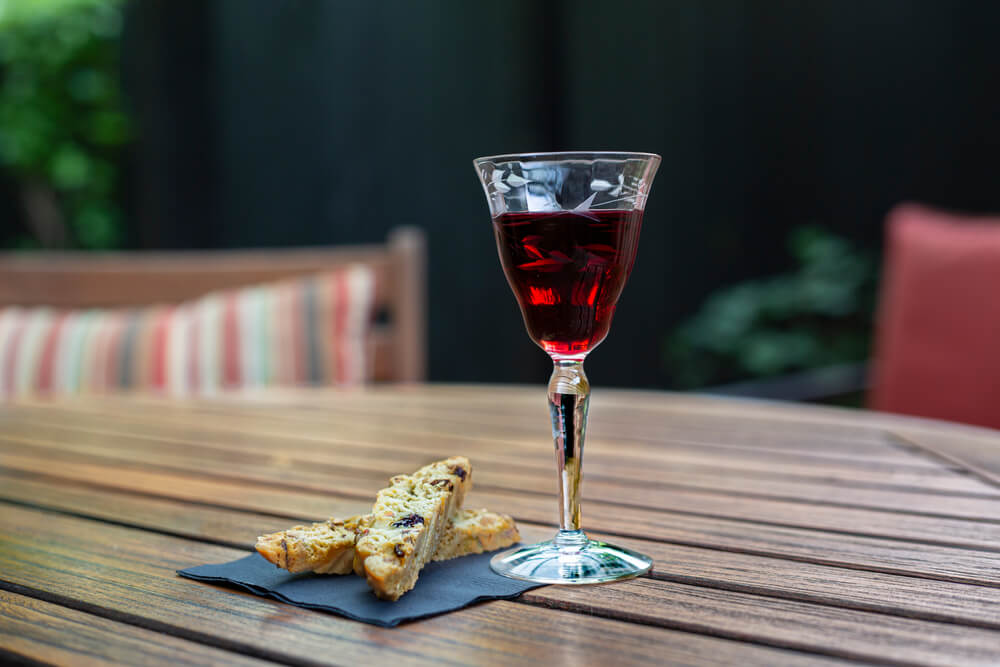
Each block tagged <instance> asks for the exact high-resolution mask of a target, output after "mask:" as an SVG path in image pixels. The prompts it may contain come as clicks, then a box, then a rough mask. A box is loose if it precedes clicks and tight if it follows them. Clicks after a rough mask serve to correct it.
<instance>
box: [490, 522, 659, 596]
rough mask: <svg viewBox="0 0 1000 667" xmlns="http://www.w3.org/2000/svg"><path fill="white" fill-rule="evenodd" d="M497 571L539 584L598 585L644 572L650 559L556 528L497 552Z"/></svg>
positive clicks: (493, 564)
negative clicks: (551, 534)
mask: <svg viewBox="0 0 1000 667" xmlns="http://www.w3.org/2000/svg"><path fill="white" fill-rule="evenodd" d="M490 567H491V568H492V569H493V571H494V572H496V573H497V574H502V575H503V576H505V577H510V578H511V579H521V580H523V581H533V582H536V583H539V584H601V583H606V582H609V581H621V580H622V579H631V578H632V577H638V576H639V575H641V574H646V573H647V572H649V571H650V570H651V569H652V567H653V559H651V558H650V557H649V556H643V555H642V554H640V553H636V552H635V551H630V550H629V549H624V548H622V547H616V546H614V545H612V544H606V543H604V542H598V541H596V540H591V539H588V538H587V536H586V535H585V534H584V532H583V531H582V530H564V531H559V533H558V534H557V535H556V537H555V539H553V540H550V541H548V542H539V543H538V544H532V545H529V546H526V547H517V548H515V549H509V550H507V551H503V552H501V553H498V554H497V555H496V556H494V557H493V558H492V559H491V560H490Z"/></svg>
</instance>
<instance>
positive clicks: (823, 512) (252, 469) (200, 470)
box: [0, 435, 1000, 550]
mask: <svg viewBox="0 0 1000 667" xmlns="http://www.w3.org/2000/svg"><path fill="white" fill-rule="evenodd" d="M0 442H2V443H3V450H2V451H0V465H3V466H6V467H13V468H17V469H25V468H28V467H30V468H31V469H33V470H34V471H35V472H40V471H43V470H44V469H45V468H46V467H48V468H54V467H55V466H57V465H62V464H63V462H66V463H67V464H70V465H72V464H74V463H82V462H88V461H89V462H93V463H99V464H100V465H102V466H115V465H118V464H121V463H125V464H130V465H131V464H138V465H140V466H145V465H146V464H148V463H153V464H155V466H154V467H156V468H161V469H164V470H169V471H174V472H187V473H193V474H202V475H205V474H212V475H216V476H219V477H222V478H226V479H233V480H242V481H253V482H255V483H258V484H267V485H272V486H275V485H276V486H282V487H288V488H295V489H298V490H315V491H328V490H330V491H333V490H335V492H336V493H337V494H338V495H344V496H352V497H357V498H370V497H373V496H374V494H375V492H376V491H378V489H379V488H381V487H383V486H384V485H385V480H386V479H388V477H390V476H391V475H392V474H394V473H398V472H399V468H398V467H397V466H398V464H397V463H396V462H394V461H385V460H383V461H381V464H382V466H383V471H382V472H380V473H376V472H366V471H358V470H355V471H351V472H344V471H343V470H342V469H341V468H339V467H337V466H332V465H326V466H321V465H317V464H315V463H300V464H297V463H296V462H295V461H294V460H282V461H280V462H279V464H278V465H274V464H273V463H272V462H271V461H267V460H264V459H263V458H258V459H257V460H253V458H252V457H250V456H244V457H235V458H234V457H228V456H222V457H221V458H218V457H216V458H212V457H213V456H215V455H217V454H218V452H217V451H216V450H212V449H211V448H206V449H205V450H204V451H202V452H201V454H200V456H199V457H197V458H196V457H194V456H191V455H190V454H188V453H179V452H176V451H170V450H167V449H162V450H158V451H138V450H136V449H134V448H130V447H129V446H128V441H127V440H122V441H121V442H120V443H119V445H118V446H109V445H108V442H109V441H108V440H103V441H102V442H98V443H89V442H87V441H85V440H82V439H81V440H68V439H67V440H60V441H55V440H38V439H34V438H23V437H8V436H7V435H0ZM474 465H475V462H474ZM481 469H482V468H481V467H480V466H478V465H475V470H476V474H477V476H478V474H479V471H480V470H481ZM523 487H524V485H523V484H522V488H520V489H514V490H519V491H523V490H525V489H524V488H523ZM528 490H530V489H528ZM629 494H633V495H632V498H635V497H636V495H640V496H644V497H645V498H647V499H649V501H652V502H651V503H650V504H651V505H656V506H658V507H661V508H662V510H650V509H645V508H642V507H631V506H630V507H629V509H628V515H629V520H628V521H623V520H622V519H621V518H620V517H621V515H622V513H623V510H622V508H621V507H620V503H619V502H617V501H618V500H620V499H621V498H628V497H629ZM608 495H610V496H613V497H615V498H616V502H614V503H609V502H606V501H604V502H602V501H595V500H590V501H588V502H587V505H586V512H587V513H588V515H591V516H593V515H594V514H596V515H598V516H607V515H608V514H609V513H611V514H614V515H615V516H616V518H617V521H616V523H617V524H618V525H622V524H625V525H626V526H627V525H633V526H635V527H632V528H626V529H625V530H624V532H626V533H627V534H632V535H635V534H638V533H636V532H635V531H636V530H640V528H638V525H637V522H641V524H642V526H643V528H642V529H641V530H644V531H649V530H652V531H654V532H653V533H652V534H653V536H654V537H655V536H656V533H655V530H656V527H657V526H658V525H660V524H661V523H662V521H661V520H660V518H661V514H662V512H663V511H670V512H679V513H686V514H697V515H700V516H711V517H718V518H726V519H739V520H746V521H753V522H755V523H766V524H769V525H776V526H786V527H801V528H811V529H822V530H827V531H833V532H841V533H845V534H852V535H865V536H870V537H888V538H894V539H905V540H911V541H916V542H927V543H933V544H941V545H948V546H964V547H971V548H976V549H995V550H1000V523H993V522H986V521H978V520H969V519H952V518H941V517H928V516H921V515H905V514H900V513H898V512H884V511H878V510H866V509H854V508H848V507H824V506H820V505H815V504H802V503H797V502H791V501H779V500H766V499H760V498H750V497H746V498H741V499H740V500H739V502H733V501H732V499H731V498H729V497H727V496H724V495H719V494H710V493H702V492H695V491H684V490H679V489H670V490H662V489H661V490H657V489H641V490H639V491H638V492H637V491H635V490H634V489H629V488H627V487H611V490H610V492H608ZM546 498H548V499H547V500H546ZM585 498H586V492H585ZM649 501H647V502H649ZM535 502H536V504H538V505H542V504H543V503H544V504H545V507H546V508H551V507H553V506H554V501H553V499H552V498H551V497H549V496H547V495H539V496H538V497H537V498H536V499H535ZM536 516H537V514H536ZM599 529H601V530H614V529H608V528H601V527H599Z"/></svg>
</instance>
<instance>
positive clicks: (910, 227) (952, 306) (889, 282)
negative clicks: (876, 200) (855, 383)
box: [870, 204, 1000, 428]
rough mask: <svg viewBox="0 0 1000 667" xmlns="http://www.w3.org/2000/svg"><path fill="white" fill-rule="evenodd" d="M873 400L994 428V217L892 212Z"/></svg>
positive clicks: (999, 269) (998, 263) (997, 391)
mask: <svg viewBox="0 0 1000 667" xmlns="http://www.w3.org/2000/svg"><path fill="white" fill-rule="evenodd" d="M886 232H887V244H886V261H885V268H884V271H883V276H882V294H881V301H880V304H879V312H878V321H877V329H876V345H875V355H874V356H875V364H874V383H873V387H872V391H871V394H870V406H871V407H873V408H875V409H878V410H886V411H889V412H902V413H906V414H913V415H921V416H924V417H935V418H939V419H949V420H953V421H961V422H967V423H971V424H979V425H983V426H992V427H994V428H1000V299H998V295H1000V217H994V218H986V217H969V216H958V215H953V214H948V213H944V212H941V211H935V210H932V209H929V208H926V207H923V206H918V205H915V204H904V205H900V206H898V207H896V208H895V209H894V210H893V211H892V212H890V214H889V217H888V220H887V224H886Z"/></svg>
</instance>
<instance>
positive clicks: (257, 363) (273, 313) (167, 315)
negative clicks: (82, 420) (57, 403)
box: [0, 265, 374, 397]
mask: <svg viewBox="0 0 1000 667" xmlns="http://www.w3.org/2000/svg"><path fill="white" fill-rule="evenodd" d="M373 299H374V275H373V272H372V271H371V269H370V268H368V267H365V266H362V265H352V266H350V267H348V268H345V269H343V270H340V271H333V272H328V273H322V274H318V275H315V276H309V277H306V278H297V279H293V280H287V281H282V282H276V283H270V284H266V285H260V286H254V287H247V288H243V289H236V290H227V291H222V292H214V293H211V294H207V295H205V296H203V297H201V298H200V299H197V300H195V301H189V302H185V303H182V304H179V305H172V306H151V307H145V308H135V309H121V310H69V311H67V310H54V309H52V308H45V307H35V308H19V307H9V308H3V309H0V397H11V396H20V395H29V394H39V393H41V394H72V393H78V392H101V391H111V390H122V389H143V390H153V391H158V392H163V393H167V394H170V395H174V396H184V395H189V394H209V393H212V392H215V391H218V390H220V389H237V388H246V387H257V386H266V385H297V384H357V383H360V382H363V381H365V380H367V379H369V377H370V367H371V364H370V363H369V358H368V357H369V349H368V346H367V343H366V341H367V338H368V333H369V330H370V327H371V322H372V317H373V314H372V309H373Z"/></svg>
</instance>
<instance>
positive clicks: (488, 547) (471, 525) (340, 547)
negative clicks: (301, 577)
mask: <svg viewBox="0 0 1000 667" xmlns="http://www.w3.org/2000/svg"><path fill="white" fill-rule="evenodd" d="M363 520H364V517H357V516H356V517H351V518H350V519H346V520H344V521H338V520H336V519H330V520H329V521H325V522H322V523H314V524H312V525H311V526H295V527H294V528H289V529H288V530H283V531H281V532H280V533H271V534H270V535H262V536H260V537H258V538H257V551H258V552H260V555H261V556H263V557H264V558H266V559H267V560H269V561H271V562H272V563H274V564H275V565H277V566H278V567H280V568H283V569H286V570H288V571H290V572H316V573H319V574H348V573H350V572H351V569H352V567H351V563H352V561H353V559H354V541H355V539H356V533H355V532H354V528H355V527H356V525H357V524H358V523H359V522H362V521H363ZM345 528H348V529H350V530H351V532H350V534H347V533H346V532H345ZM520 539H521V536H520V535H519V534H518V532H517V524H515V523H514V520H513V519H512V518H510V517H509V516H507V515H505V514H497V513H496V512H491V511H489V510H486V509H482V510H465V509H460V510H457V511H456V512H455V513H454V514H453V515H452V517H451V521H449V522H448V527H447V528H446V529H445V531H444V535H442V536H441V542H440V543H439V544H438V548H437V551H435V552H434V557H433V558H432V559H431V560H450V559H452V558H458V557H460V556H468V555H470V554H481V553H483V552H485V551H496V550H497V549H503V548H504V547H509V546H510V545H512V544H514V543H515V542H517V541H518V540H520Z"/></svg>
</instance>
